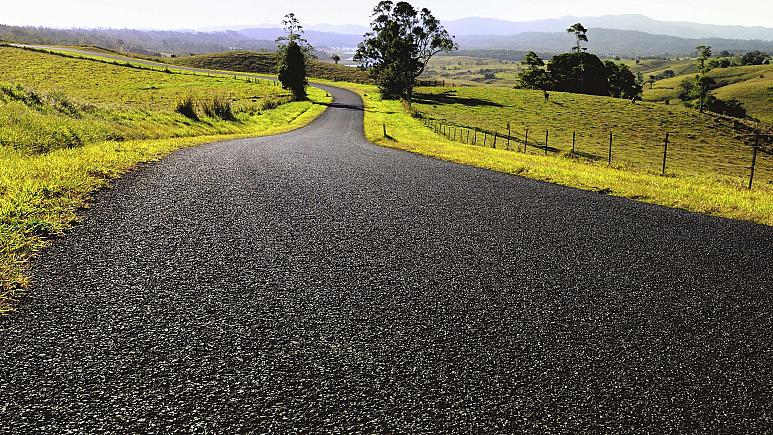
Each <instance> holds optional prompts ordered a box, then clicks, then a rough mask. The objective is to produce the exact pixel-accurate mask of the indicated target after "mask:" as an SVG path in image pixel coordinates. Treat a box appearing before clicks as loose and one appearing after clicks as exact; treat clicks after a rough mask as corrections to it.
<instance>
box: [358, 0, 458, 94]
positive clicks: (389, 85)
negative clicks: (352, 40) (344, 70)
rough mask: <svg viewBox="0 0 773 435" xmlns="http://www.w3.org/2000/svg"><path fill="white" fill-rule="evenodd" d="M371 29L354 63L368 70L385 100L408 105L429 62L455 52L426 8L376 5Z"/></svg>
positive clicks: (450, 42)
mask: <svg viewBox="0 0 773 435" xmlns="http://www.w3.org/2000/svg"><path fill="white" fill-rule="evenodd" d="M370 27H371V31H370V32H368V33H367V34H365V40H364V41H363V42H361V43H360V44H359V45H358V46H357V52H356V54H355V55H354V60H355V61H357V62H361V63H362V65H363V66H365V67H369V68H370V72H371V76H372V77H373V79H374V81H375V82H376V84H377V85H378V87H379V90H380V91H381V96H382V97H383V98H385V99H398V98H405V99H406V100H408V103H409V104H410V102H411V99H412V97H413V88H414V86H415V84H416V79H417V78H418V77H419V76H420V75H421V74H422V73H423V72H424V70H425V69H426V67H427V63H428V62H429V61H430V59H431V58H432V57H433V56H435V55H436V54H438V53H441V52H447V51H452V50H456V49H458V46H457V45H456V43H454V40H453V37H451V36H450V35H449V34H448V32H447V31H446V30H445V29H444V28H443V26H441V25H440V22H439V21H438V20H437V19H436V18H435V17H434V16H433V15H432V13H431V12H430V11H429V9H427V8H423V9H421V11H417V10H416V9H414V8H413V6H411V5H410V4H409V3H406V2H398V3H393V2H392V1H389V0H383V1H381V2H379V4H378V5H377V6H376V7H375V9H374V10H373V21H372V22H371V25H370Z"/></svg>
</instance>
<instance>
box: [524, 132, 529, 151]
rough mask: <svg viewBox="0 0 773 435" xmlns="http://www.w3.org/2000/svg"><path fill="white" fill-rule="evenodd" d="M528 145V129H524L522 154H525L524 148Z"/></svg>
mask: <svg viewBox="0 0 773 435" xmlns="http://www.w3.org/2000/svg"><path fill="white" fill-rule="evenodd" d="M527 145H529V127H526V137H525V138H524V139H523V152H524V154H526V146H527Z"/></svg>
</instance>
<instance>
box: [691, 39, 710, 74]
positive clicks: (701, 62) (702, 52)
mask: <svg viewBox="0 0 773 435" xmlns="http://www.w3.org/2000/svg"><path fill="white" fill-rule="evenodd" d="M695 49H696V50H698V66H699V67H700V70H701V71H704V70H705V69H706V61H707V60H708V59H709V58H710V57H711V46H710V45H699V46H697V47H695Z"/></svg>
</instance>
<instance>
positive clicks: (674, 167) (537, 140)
mask: <svg viewBox="0 0 773 435" xmlns="http://www.w3.org/2000/svg"><path fill="white" fill-rule="evenodd" d="M414 108H415V109H416V110H418V111H420V112H421V113H423V114H425V115H426V116H428V117H431V118H434V119H444V120H448V121H449V122H450V123H456V124H459V125H464V126H470V127H478V128H481V129H486V130H489V131H492V132H493V131H499V133H506V132H507V124H508V123H510V125H511V128H512V133H511V135H512V136H516V137H517V138H518V139H519V140H520V141H522V140H523V139H524V137H525V130H526V128H527V127H529V129H530V135H529V144H530V150H531V151H532V152H535V153H537V152H539V150H538V149H537V148H536V147H541V146H544V144H545V131H546V130H549V132H550V135H549V144H550V146H551V147H552V148H555V149H554V150H551V152H557V151H560V152H563V153H568V152H569V151H570V150H571V145H572V133H573V132H576V133H577V137H576V146H577V151H578V152H579V153H581V155H584V156H585V157H587V158H589V159H597V160H606V159H607V156H608V147H609V133H610V132H612V133H613V161H614V163H615V164H616V165H620V166H625V167H630V168H632V169H636V170H640V171H651V172H656V171H659V170H660V169H661V165H662V159H663V141H664V136H665V132H666V131H668V132H672V135H671V140H670V142H671V143H670V145H669V156H668V170H669V172H670V173H674V174H681V175H713V176H716V175H725V176H728V177H732V178H734V179H736V180H738V181H741V180H743V179H746V178H747V177H748V175H749V171H748V169H747V167H748V166H749V163H750V160H751V149H750V147H749V146H748V145H746V144H744V143H743V142H742V141H741V140H739V139H738V138H737V134H738V133H743V132H744V130H739V129H738V128H737V126H736V123H735V122H734V121H733V120H730V119H727V118H723V117H719V116H716V115H713V114H700V113H698V112H697V111H695V110H692V109H687V108H684V107H681V106H680V105H671V106H665V105H662V104H654V103H637V104H632V103H631V102H630V101H627V100H621V99H613V98H606V97H595V96H588V95H579V94H569V93H562V92H551V95H550V101H549V102H545V100H544V98H543V95H542V92H539V91H529V90H516V89H507V88H494V87H486V88H482V87H477V88H456V89H443V88H420V89H418V90H417V96H416V104H415V105H414ZM673 133H676V134H673ZM497 144H498V146H500V147H504V146H505V145H506V142H504V141H499V142H498V143H497ZM758 163H759V167H758V172H757V176H758V177H759V180H765V181H768V182H773V158H772V157H770V156H761V157H760V159H759V161H758Z"/></svg>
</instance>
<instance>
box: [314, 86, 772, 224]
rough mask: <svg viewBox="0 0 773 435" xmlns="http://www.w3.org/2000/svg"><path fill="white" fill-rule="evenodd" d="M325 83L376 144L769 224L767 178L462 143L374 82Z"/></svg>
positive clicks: (673, 206) (639, 199)
mask: <svg viewBox="0 0 773 435" xmlns="http://www.w3.org/2000/svg"><path fill="white" fill-rule="evenodd" d="M320 83H322V82H320ZM325 84H329V85H332V86H339V87H343V88H346V89H349V90H351V91H354V92H356V93H358V94H359V95H360V96H361V97H362V98H363V100H364V102H365V109H366V111H365V136H366V137H367V138H368V140H370V141H371V142H373V143H376V144H378V145H382V146H386V147H390V148H396V149H401V150H405V151H410V152H414V153H418V154H422V155H426V156H429V157H433V158H437V159H440V160H446V161H451V162H456V163H460V164H465V165H470V166H476V167H480V168H485V169H490V170H494V171H498V172H504V173H509V174H513V175H519V176H523V177H528V178H532V179H536V180H541V181H547V182H551V183H556V184H561V185H564V186H569V187H575V188H579V189H583V190H590V191H597V192H601V193H605V194H609V195H614V196H619V197H624V198H630V199H634V200H637V201H641V202H646V203H652V204H658V205H663V206H667V207H672V208H679V209H683V210H688V211H692V212H698V213H705V214H709V215H713V216H721V217H726V218H731V219H739V220H748V221H752V222H757V223H760V224H765V225H773V186H770V185H767V184H762V183H760V184H759V185H758V186H755V189H754V190H751V191H750V190H748V189H745V188H744V187H742V186H741V185H740V184H739V183H738V181H737V180H734V179H723V178H719V177H716V178H715V177H710V176H680V177H662V176H659V175H657V174H654V173H648V172H643V171H634V170H630V169H623V168H619V167H615V166H614V165H613V166H612V167H609V166H607V165H606V164H605V163H595V162H592V161H587V160H579V159H573V158H566V157H562V156H539V155H526V154H521V153H517V152H512V151H505V150H499V149H491V148H483V147H479V146H471V145H464V144H460V143H458V142H452V141H448V140H446V139H445V138H444V137H443V136H440V135H437V134H435V133H434V132H433V131H432V130H430V129H428V128H426V127H424V125H423V123H422V121H421V120H420V119H415V118H413V117H411V116H410V115H409V114H407V113H406V112H405V110H404V108H403V107H402V104H401V103H400V102H397V101H382V100H381V99H380V97H379V95H378V90H377V89H376V87H375V86H368V85H356V84H342V83H340V82H339V83H325ZM383 125H386V128H387V134H388V135H389V138H388V139H387V138H384V134H383Z"/></svg>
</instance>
